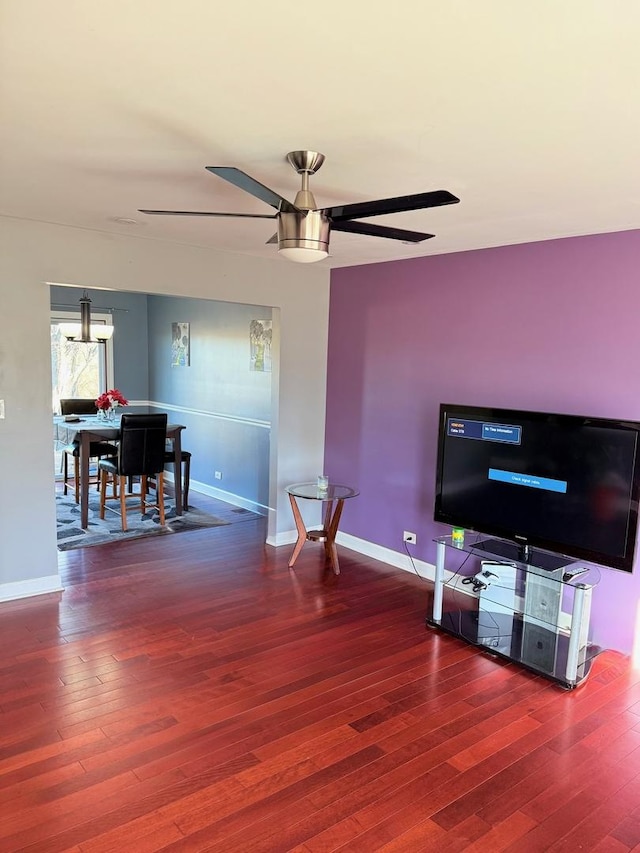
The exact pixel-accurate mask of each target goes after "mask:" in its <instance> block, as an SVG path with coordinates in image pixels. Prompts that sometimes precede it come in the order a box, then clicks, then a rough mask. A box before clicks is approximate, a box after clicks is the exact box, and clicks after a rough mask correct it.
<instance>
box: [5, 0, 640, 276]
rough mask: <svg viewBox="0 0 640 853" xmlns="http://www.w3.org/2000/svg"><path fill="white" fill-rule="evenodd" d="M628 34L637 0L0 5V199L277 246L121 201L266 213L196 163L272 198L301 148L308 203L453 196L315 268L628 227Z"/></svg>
mask: <svg viewBox="0 0 640 853" xmlns="http://www.w3.org/2000/svg"><path fill="white" fill-rule="evenodd" d="M639 36H640V4H639V3H637V2H636V0H607V2H605V0H562V2H558V0H538V2H535V3H533V2H528V3H527V2H524V0H515V2H514V0H482V2H478V0H457V2H455V0H449V2H446V0H445V2H443V0H438V2H434V0H397V2H395V3H394V2H384V3H383V2H380V0H324V2H323V3H317V4H313V5H312V4H308V3H306V4H305V3H300V2H296V3H294V2H281V0H271V2H261V0H228V2H225V3H222V2H217V0H180V2H178V0H60V2H57V3H54V2H51V0H0V111H1V116H0V118H1V121H2V125H1V129H0V134H1V148H0V155H1V162H0V213H3V214H5V215H8V216H13V217H19V218H24V219H32V220H42V221H46V222H56V223H62V224H65V225H72V226H76V227H80V228H88V229H92V230H99V231H106V232H113V233H118V234H121V233H126V234H128V235H130V236H131V235H135V236H138V237H140V238H144V239H162V240H170V241H175V242H178V243H186V244H190V245H194V246H205V247H213V248H217V249H222V250H227V251H232V252H242V253H245V254H251V255H255V256H259V257H265V258H276V257H277V250H276V247H275V246H273V245H269V246H265V241H266V240H267V239H269V237H270V236H271V235H272V234H273V233H274V231H275V228H274V223H273V222H269V221H266V220H261V219H217V218H216V219H213V218H211V219H198V218H184V217H171V218H169V217H145V216H144V215H143V214H140V213H138V212H137V209H138V208H140V207H144V208H161V209H182V210H184V209H186V210H214V211H215V210H221V211H229V212H246V213H267V214H268V213H272V212H273V211H272V209H271V208H269V207H268V206H267V205H265V204H263V203H261V202H260V201H258V200H257V199H255V198H253V197H252V196H250V195H248V194H246V193H243V192H242V191H241V190H239V189H237V188H235V187H233V186H231V185H230V184H228V183H226V182H225V181H223V180H221V179H220V178H217V177H215V176H213V175H211V174H210V173H209V172H207V171H205V166H208V165H215V166H237V167H239V168H240V169H242V170H244V171H246V172H248V173H249V174H250V175H251V176H252V177H254V178H256V179H257V180H258V181H260V182H261V183H263V184H266V185H268V186H270V187H271V188H273V189H274V190H275V191H276V192H278V193H281V194H282V195H284V196H286V197H287V198H290V199H291V200H293V197H294V195H295V192H296V190H297V189H298V185H299V177H298V176H297V175H296V173H295V172H294V171H293V169H292V168H291V167H290V166H289V165H288V163H287V162H286V159H285V158H286V153H287V152H288V151H290V150H294V149H300V148H309V149H314V150H317V151H321V152H322V153H324V154H325V156H326V161H325V164H324V166H323V167H322V169H321V170H320V171H319V172H318V174H317V175H316V176H315V177H314V178H312V183H311V187H312V190H313V192H314V194H315V196H316V200H317V202H318V204H320V205H332V204H339V203H344V202H347V203H348V202H357V201H365V200H369V199H377V198H386V197H390V196H396V195H406V194H410V193H417V192H424V191H427V190H436V189H446V190H449V191H451V192H452V193H454V194H455V195H457V196H459V197H460V199H461V203H460V204H458V205H451V206H448V207H444V208H440V209H434V210H423V211H414V212H410V213H398V214H395V215H393V216H385V217H378V218H376V219H369V220H367V221H368V222H371V223H378V224H387V225H394V226H396V227H399V228H408V229H413V230H421V231H428V232H431V233H435V234H436V238H435V239H433V240H429V241H427V242H425V243H423V244H419V245H413V246H408V245H405V244H404V243H401V242H397V241H392V240H384V239H380V238H374V237H365V236H356V235H348V234H341V233H334V234H333V235H332V239H331V257H330V258H329V259H327V260H325V261H322V262H321V265H324V266H332V267H338V266H347V265H352V264H361V263H367V262H377V261H385V260H392V259H396V258H408V257H416V256H422V255H430V254H439V253H442V252H455V251H462V250H467V249H475V248H480V247H487V246H496V245H503V244H508V243H521V242H529V241H535V240H544V239H549V238H554V237H565V236H570V235H576V234H590V233H598V232H606V231H621V230H626V229H632V228H640V185H639V178H638V176H639V174H640V172H639V170H638V166H637V161H638V158H639V156H640V108H639V94H640V89H639V83H640V48H639V47H638V41H639ZM119 218H125V219H126V218H131V219H135V220H136V223H135V224H123V223H121V222H118V221H117V220H118V219H119ZM279 262H280V263H288V261H285V260H284V259H279Z"/></svg>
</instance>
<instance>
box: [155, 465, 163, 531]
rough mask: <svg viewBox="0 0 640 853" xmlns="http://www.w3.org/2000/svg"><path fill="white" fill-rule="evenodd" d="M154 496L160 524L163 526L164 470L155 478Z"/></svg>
mask: <svg viewBox="0 0 640 853" xmlns="http://www.w3.org/2000/svg"><path fill="white" fill-rule="evenodd" d="M156 489H157V491H156V498H157V501H158V510H159V511H160V524H161V525H163V526H164V471H160V473H159V474H158V477H157V479H156Z"/></svg>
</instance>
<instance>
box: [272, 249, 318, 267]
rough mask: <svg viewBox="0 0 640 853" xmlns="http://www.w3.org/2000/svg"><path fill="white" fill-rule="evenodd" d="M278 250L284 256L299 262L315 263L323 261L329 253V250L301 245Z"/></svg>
mask: <svg viewBox="0 0 640 853" xmlns="http://www.w3.org/2000/svg"><path fill="white" fill-rule="evenodd" d="M278 252H279V254H280V255H282V257H283V258H286V259H287V260H288V261H294V262H295V263H297V264H315V263H316V261H322V260H324V258H326V257H327V256H328V255H329V252H326V251H325V250H324V249H309V248H304V247H299V246H298V247H289V248H284V249H278Z"/></svg>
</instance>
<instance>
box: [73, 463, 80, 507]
mask: <svg viewBox="0 0 640 853" xmlns="http://www.w3.org/2000/svg"><path fill="white" fill-rule="evenodd" d="M73 484H74V486H75V493H76V503H77V504H79V503H80V459H79V458H78V457H77V456H74V457H73Z"/></svg>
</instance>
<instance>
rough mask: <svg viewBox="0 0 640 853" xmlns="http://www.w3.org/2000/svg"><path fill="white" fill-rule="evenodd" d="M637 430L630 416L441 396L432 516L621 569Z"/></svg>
mask: <svg viewBox="0 0 640 853" xmlns="http://www.w3.org/2000/svg"><path fill="white" fill-rule="evenodd" d="M639 435H640V423H637V422H634V421H617V420H605V419H598V418H589V417H580V416H576V415H562V414H547V413H543V412H526V411H516V410H510V409H494V408H481V407H478V406H462V405H453V404H451V405H444V404H443V405H441V406H440V428H439V438H438V462H437V477H436V498H435V511H434V519H435V520H436V521H440V522H443V523H445V524H450V525H452V526H454V527H464V528H466V529H468V530H474V531H479V532H481V533H487V534H490V535H494V536H498V537H501V538H502V539H507V540H512V541H513V542H516V543H519V545H520V546H534V547H535V546H537V547H539V548H542V549H544V550H547V551H553V552H557V553H559V554H563V555H567V556H569V557H573V558H576V559H583V560H588V561H590V562H593V563H599V564H600V565H604V566H611V567H613V568H616V569H623V570H625V571H629V572H630V571H632V568H633V557H634V549H635V540H636V527H637V522H638V496H639V493H640V460H639V458H638V450H639ZM496 547H499V543H492V547H491V550H492V551H493V553H499V552H496V550H495V548H496ZM520 553H522V551H521V552H520ZM504 556H506V557H508V556H510V554H509V553H506V552H505V553H504ZM516 558H517V557H516ZM564 562H567V561H566V560H565V561H564ZM558 565H561V563H558ZM546 567H547V566H545V568H546ZM551 567H552V566H551V565H550V566H549V568H551ZM554 567H555V566H554Z"/></svg>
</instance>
